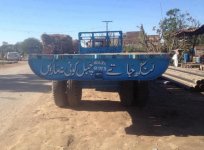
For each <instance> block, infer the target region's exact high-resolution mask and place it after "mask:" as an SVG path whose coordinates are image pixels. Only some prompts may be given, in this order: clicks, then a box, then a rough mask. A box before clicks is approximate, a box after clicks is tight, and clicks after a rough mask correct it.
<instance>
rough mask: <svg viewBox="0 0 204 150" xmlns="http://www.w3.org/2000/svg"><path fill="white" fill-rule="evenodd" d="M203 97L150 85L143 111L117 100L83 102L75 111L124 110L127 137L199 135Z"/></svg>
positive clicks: (203, 127)
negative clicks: (130, 123) (128, 124)
mask: <svg viewBox="0 0 204 150" xmlns="http://www.w3.org/2000/svg"><path fill="white" fill-rule="evenodd" d="M203 97H204V96H203V95H201V94H199V93H190V92H189V91H185V90H183V89H181V88H178V87H175V86H174V85H161V84H159V83H155V82H154V83H152V85H151V86H150V101H149V102H148V104H147V106H146V107H145V108H144V109H139V108H137V107H129V108H127V107H123V106H121V104H120V102H118V101H106V100H99V101H98V100H97V101H89V100H83V101H82V105H81V106H80V107H78V108H76V110H78V111H104V112H115V111H127V112H128V113H129V115H130V117H131V119H132V125H131V126H129V127H126V128H125V131H126V133H127V134H130V135H144V136H169V135H175V136H189V135H193V136H203V135H204V117H203V116H204V98H203Z"/></svg>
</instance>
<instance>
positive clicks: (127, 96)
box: [119, 81, 134, 106]
mask: <svg viewBox="0 0 204 150" xmlns="http://www.w3.org/2000/svg"><path fill="white" fill-rule="evenodd" d="M119 95H120V101H121V104H122V105H123V106H132V104H133V100H134V82H132V81H123V82H121V83H120V90H119Z"/></svg>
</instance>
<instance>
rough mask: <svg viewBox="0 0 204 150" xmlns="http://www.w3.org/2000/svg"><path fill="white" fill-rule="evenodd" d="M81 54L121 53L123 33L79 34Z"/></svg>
mask: <svg viewBox="0 0 204 150" xmlns="http://www.w3.org/2000/svg"><path fill="white" fill-rule="evenodd" d="M78 36H79V43H80V45H79V49H80V54H87V53H121V52H122V47H123V45H122V43H123V41H122V39H123V38H122V36H123V34H122V31H99V32H79V35H78Z"/></svg>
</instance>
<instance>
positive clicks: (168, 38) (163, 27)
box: [153, 8, 200, 50]
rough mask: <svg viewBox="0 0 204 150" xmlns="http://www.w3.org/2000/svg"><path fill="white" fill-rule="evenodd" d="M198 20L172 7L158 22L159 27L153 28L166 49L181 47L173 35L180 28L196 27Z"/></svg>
mask: <svg viewBox="0 0 204 150" xmlns="http://www.w3.org/2000/svg"><path fill="white" fill-rule="evenodd" d="M199 25H200V24H199V22H198V21H197V20H196V19H194V18H193V17H191V16H190V14H189V13H182V12H181V11H180V9H178V8H174V9H170V10H169V11H167V12H166V17H165V18H164V19H162V20H161V21H160V23H159V28H158V29H156V28H154V29H153V30H155V31H157V33H158V34H159V35H160V36H161V38H162V39H163V41H164V47H166V49H167V50H172V49H176V48H181V47H180V46H181V45H180V43H179V40H178V39H177V38H176V37H175V33H176V32H177V31H179V30H182V29H187V28H196V27H198V26H199Z"/></svg>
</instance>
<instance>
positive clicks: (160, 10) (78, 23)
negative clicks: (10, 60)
mask: <svg viewBox="0 0 204 150" xmlns="http://www.w3.org/2000/svg"><path fill="white" fill-rule="evenodd" d="M203 6H204V0H0V45H1V44H2V42H3V41H5V42H8V43H10V44H15V43H16V42H21V41H23V40H25V39H26V38H29V37H34V38H37V39H40V36H41V35H42V34H43V33H47V34H68V35H70V36H72V37H73V38H74V39H77V35H78V32H82V31H104V30H105V29H106V28H105V27H106V26H105V23H103V22H102V21H104V20H110V21H113V22H111V23H109V30H122V31H123V32H127V31H137V30H139V28H138V26H140V25H141V24H143V26H144V29H145V31H146V32H147V33H148V34H155V33H154V31H152V28H153V26H158V23H159V21H160V20H161V19H162V18H163V17H165V14H166V11H168V10H169V9H172V8H179V9H180V10H181V11H182V12H189V13H190V14H191V16H192V17H193V18H195V19H197V20H199V21H200V23H201V24H203V23H204V15H203V14H204V9H203Z"/></svg>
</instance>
